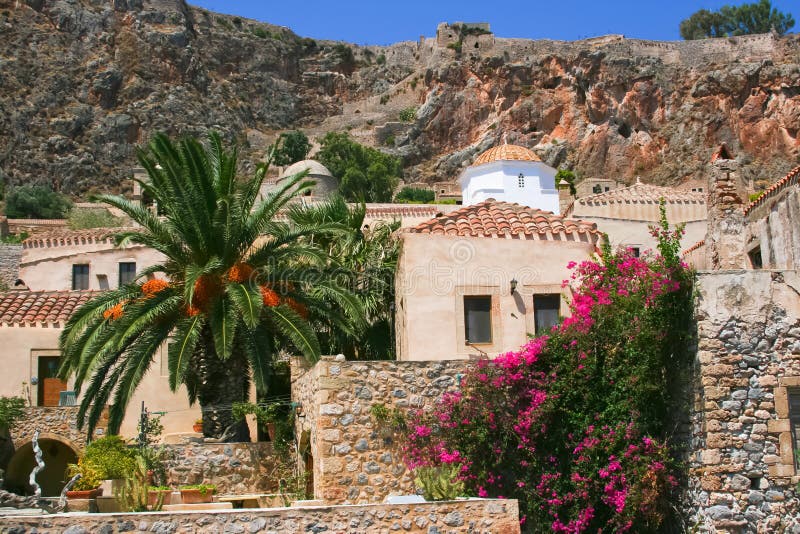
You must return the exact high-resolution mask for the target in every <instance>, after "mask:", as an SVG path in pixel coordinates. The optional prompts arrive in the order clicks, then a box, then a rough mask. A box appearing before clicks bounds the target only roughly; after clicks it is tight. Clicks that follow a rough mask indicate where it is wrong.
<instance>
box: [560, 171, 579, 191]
mask: <svg viewBox="0 0 800 534" xmlns="http://www.w3.org/2000/svg"><path fill="white" fill-rule="evenodd" d="M561 180H566V181H567V183H569V194H570V195H573V196H574V195H575V180H577V176H576V175H575V173H574V172H572V171H571V170H569V169H559V170H558V172H557V173H556V187H558V184H559V183H561Z"/></svg>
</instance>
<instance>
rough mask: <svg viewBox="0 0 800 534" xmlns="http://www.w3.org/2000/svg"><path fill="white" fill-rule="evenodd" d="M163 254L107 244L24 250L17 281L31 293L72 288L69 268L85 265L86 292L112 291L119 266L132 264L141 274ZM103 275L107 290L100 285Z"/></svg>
mask: <svg viewBox="0 0 800 534" xmlns="http://www.w3.org/2000/svg"><path fill="white" fill-rule="evenodd" d="M162 259H163V255H162V254H161V253H160V252H157V251H155V250H153V249H151V248H146V247H142V246H133V247H126V248H122V249H118V248H115V247H114V245H113V244H112V243H110V242H107V241H106V242H100V243H86V244H80V245H63V246H52V247H41V248H25V249H24V250H23V252H22V261H21V262H20V276H19V277H20V278H21V279H22V280H23V281H24V282H25V284H26V285H27V287H28V288H29V289H31V290H32V291H53V290H67V289H72V266H73V265H74V264H87V263H88V264H89V289H95V290H97V289H115V288H116V287H117V285H118V281H119V263H120V262H131V261H134V262H136V270H137V272H138V271H141V270H142V269H144V268H147V267H150V266H152V265H155V264H157V263H159V262H161V261H162ZM101 275H105V277H106V280H107V282H108V285H107V287H103V285H102V284H101V280H102V278H101Z"/></svg>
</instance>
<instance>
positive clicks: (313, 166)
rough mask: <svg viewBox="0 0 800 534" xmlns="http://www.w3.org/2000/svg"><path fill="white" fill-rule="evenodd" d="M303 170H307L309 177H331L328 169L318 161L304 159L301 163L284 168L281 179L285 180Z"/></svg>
mask: <svg viewBox="0 0 800 534" xmlns="http://www.w3.org/2000/svg"><path fill="white" fill-rule="evenodd" d="M305 170H308V175H309V176H331V177H332V176H333V175H332V174H331V171H329V170H328V168H327V167H325V165H323V164H322V163H320V162H319V161H315V160H313V159H304V160H303V161H298V162H297V163H292V164H291V165H289V166H288V167H286V170H284V171H283V174H281V178H285V177H287V176H291V175H293V174H297V173H300V172H303V171H305Z"/></svg>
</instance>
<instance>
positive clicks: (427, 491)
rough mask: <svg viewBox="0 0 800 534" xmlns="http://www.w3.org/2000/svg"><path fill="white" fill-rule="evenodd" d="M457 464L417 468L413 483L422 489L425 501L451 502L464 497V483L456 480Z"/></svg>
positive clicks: (458, 466) (458, 468)
mask: <svg viewBox="0 0 800 534" xmlns="http://www.w3.org/2000/svg"><path fill="white" fill-rule="evenodd" d="M460 467H461V466H460V465H459V464H444V465H436V466H431V467H418V468H416V469H415V470H414V475H415V478H414V483H415V484H416V485H417V486H418V487H420V488H422V495H423V496H424V497H425V500H426V501H452V500H453V499H455V498H456V497H460V496H463V495H464V481H463V480H459V479H458V474H459V471H460Z"/></svg>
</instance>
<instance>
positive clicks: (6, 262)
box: [0, 245, 22, 288]
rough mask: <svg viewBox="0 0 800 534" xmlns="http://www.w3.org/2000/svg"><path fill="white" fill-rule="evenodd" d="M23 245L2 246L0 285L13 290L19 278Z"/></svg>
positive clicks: (0, 249)
mask: <svg viewBox="0 0 800 534" xmlns="http://www.w3.org/2000/svg"><path fill="white" fill-rule="evenodd" d="M21 260H22V245H0V285H4V286H5V287H7V288H13V287H14V282H16V281H17V278H19V262H20V261H21Z"/></svg>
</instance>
